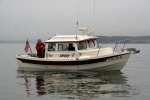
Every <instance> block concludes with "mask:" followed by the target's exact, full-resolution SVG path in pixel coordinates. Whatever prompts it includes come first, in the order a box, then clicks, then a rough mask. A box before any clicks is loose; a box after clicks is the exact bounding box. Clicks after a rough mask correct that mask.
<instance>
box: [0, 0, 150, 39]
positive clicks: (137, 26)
mask: <svg viewBox="0 0 150 100" xmlns="http://www.w3.org/2000/svg"><path fill="white" fill-rule="evenodd" d="M77 9H78V10H77ZM94 16H95V17H94ZM77 21H78V22H79V26H78V27H79V28H82V27H87V26H89V30H90V31H92V30H94V32H95V35H99V36H100V35H106V36H143V35H150V0H95V14H94V0H0V40H26V39H27V38H29V39H32V40H33V39H34V40H35V39H38V38H41V39H48V38H50V37H51V36H53V35H55V34H76V30H77V27H76V22H77ZM78 34H80V33H78Z"/></svg>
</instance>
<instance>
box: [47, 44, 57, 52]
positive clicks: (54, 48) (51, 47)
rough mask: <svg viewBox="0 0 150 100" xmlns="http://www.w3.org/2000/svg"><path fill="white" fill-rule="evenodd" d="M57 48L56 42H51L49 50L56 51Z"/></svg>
mask: <svg viewBox="0 0 150 100" xmlns="http://www.w3.org/2000/svg"><path fill="white" fill-rule="evenodd" d="M55 50H56V43H49V44H48V51H55Z"/></svg>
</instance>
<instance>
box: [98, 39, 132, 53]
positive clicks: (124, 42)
mask: <svg viewBox="0 0 150 100" xmlns="http://www.w3.org/2000/svg"><path fill="white" fill-rule="evenodd" d="M129 40H130V39H126V40H121V41H115V42H110V43H107V44H102V45H101V46H99V50H98V52H97V56H98V55H99V52H100V49H101V48H102V47H103V46H106V45H109V44H113V43H115V47H114V50H113V53H114V52H115V51H116V50H117V47H118V43H123V44H124V45H123V47H122V49H121V50H124V48H125V44H126V42H127V41H129Z"/></svg>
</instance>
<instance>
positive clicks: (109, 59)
mask: <svg viewBox="0 0 150 100" xmlns="http://www.w3.org/2000/svg"><path fill="white" fill-rule="evenodd" d="M121 58H122V56H116V57H112V58H108V59H107V60H106V61H112V60H118V59H121Z"/></svg>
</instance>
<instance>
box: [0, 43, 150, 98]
mask: <svg viewBox="0 0 150 100" xmlns="http://www.w3.org/2000/svg"><path fill="white" fill-rule="evenodd" d="M24 45H25V44H0V67H1V70H0V100H47V99H49V100H99V99H102V100H112V99H114V100H149V98H150V78H149V77H150V45H149V44H134V45H133V44H129V45H128V47H135V48H138V49H140V50H141V53H140V54H136V55H132V56H131V57H130V59H129V61H128V63H127V65H126V66H125V67H124V68H123V69H122V70H121V72H116V71H113V72H112V71H111V72H72V73H69V72H22V71H17V69H18V66H17V63H16V60H15V55H17V54H23V53H24V51H23V49H24ZM31 46H32V49H34V45H31ZM34 51H35V50H34Z"/></svg>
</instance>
